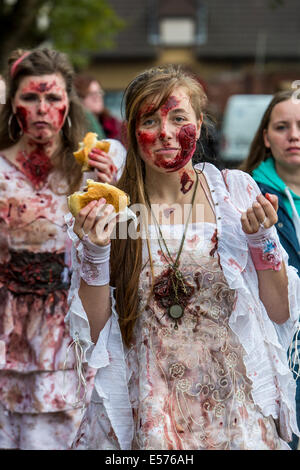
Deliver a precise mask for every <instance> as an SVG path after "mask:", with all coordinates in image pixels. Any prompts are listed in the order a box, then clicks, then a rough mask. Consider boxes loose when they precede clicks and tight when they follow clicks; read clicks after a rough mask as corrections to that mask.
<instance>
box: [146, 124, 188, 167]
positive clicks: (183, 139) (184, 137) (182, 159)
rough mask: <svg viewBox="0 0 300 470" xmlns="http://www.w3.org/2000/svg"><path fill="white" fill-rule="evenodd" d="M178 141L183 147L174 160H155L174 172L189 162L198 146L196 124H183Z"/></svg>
mask: <svg viewBox="0 0 300 470" xmlns="http://www.w3.org/2000/svg"><path fill="white" fill-rule="evenodd" d="M178 141H179V145H180V147H181V151H180V152H179V153H178V155H177V156H176V157H175V158H173V159H172V160H164V159H157V161H156V162H155V163H156V165H157V166H159V167H160V168H165V169H166V170H169V172H173V171H177V170H180V169H181V168H183V167H184V166H185V165H186V164H187V163H188V162H189V160H190V159H191V158H192V156H193V154H194V151H195V148H196V126H195V125H193V124H187V125H186V126H182V127H181V129H180V131H179V134H178Z"/></svg>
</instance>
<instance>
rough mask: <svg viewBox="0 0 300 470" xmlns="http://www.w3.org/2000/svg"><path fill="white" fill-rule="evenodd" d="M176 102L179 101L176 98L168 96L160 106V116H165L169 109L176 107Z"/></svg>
mask: <svg viewBox="0 0 300 470" xmlns="http://www.w3.org/2000/svg"><path fill="white" fill-rule="evenodd" d="M178 104H179V101H178V100H177V98H175V96H169V98H168V99H167V101H166V102H165V103H164V104H163V105H162V107H161V114H162V116H166V115H167V114H168V113H169V112H170V111H171V109H173V108H176V106H178Z"/></svg>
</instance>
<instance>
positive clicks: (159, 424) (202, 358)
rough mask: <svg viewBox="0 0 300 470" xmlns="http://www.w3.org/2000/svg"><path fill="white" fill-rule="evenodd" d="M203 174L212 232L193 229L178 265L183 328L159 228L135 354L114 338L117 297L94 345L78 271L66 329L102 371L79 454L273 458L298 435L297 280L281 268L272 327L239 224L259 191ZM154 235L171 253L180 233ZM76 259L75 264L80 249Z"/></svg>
mask: <svg viewBox="0 0 300 470" xmlns="http://www.w3.org/2000/svg"><path fill="white" fill-rule="evenodd" d="M204 174H205V177H206V180H207V183H208V186H209V188H210V192H211V196H212V199H213V203H214V207H215V211H216V222H217V223H216V225H214V224H210V223H197V224H190V225H189V228H188V231H187V236H186V241H185V244H184V249H183V252H182V255H181V257H180V266H179V267H180V270H181V271H182V272H183V274H184V277H185V280H186V282H187V283H188V289H189V295H188V296H187V297H186V298H184V296H183V298H182V301H183V304H184V305H185V309H184V315H183V317H182V318H181V319H180V320H179V321H178V324H177V327H178V328H176V327H175V324H174V320H173V319H172V318H170V317H169V316H168V314H167V313H166V307H167V306H168V292H169V288H170V284H169V283H170V276H168V265H167V263H166V260H165V258H164V257H163V256H162V253H161V247H160V245H159V243H158V240H157V236H156V237H155V233H154V232H155V227H154V226H149V230H150V243H151V252H152V257H153V263H154V269H155V279H156V281H157V280H159V283H156V286H155V290H154V294H155V295H149V294H150V288H151V270H150V266H149V260H148V252H147V248H146V244H145V247H144V252H143V256H144V263H143V266H144V267H143V270H142V272H141V276H140V284H139V299H140V304H139V317H138V319H137V322H136V324H135V328H134V335H133V339H132V343H131V346H130V347H128V348H127V347H125V346H124V345H123V343H122V340H121V333H120V329H119V326H118V320H117V314H116V311H115V305H114V299H113V289H112V315H111V317H110V319H109V321H108V322H107V324H106V325H105V327H104V329H103V330H102V332H101V334H100V336H99V339H98V341H97V344H96V345H94V344H93V343H92V342H91V339H90V334H89V325H88V321H87V317H86V314H85V312H84V310H83V307H82V305H81V303H80V299H79V297H78V293H77V289H78V285H79V278H78V273H77V270H75V271H74V276H73V281H72V289H71V291H70V311H69V314H68V321H69V322H70V326H71V333H72V336H73V337H74V338H75V337H79V338H80V342H81V345H82V346H83V348H84V349H85V354H86V356H85V358H86V360H87V361H88V363H89V364H90V365H92V366H93V367H95V368H97V369H98V371H97V374H96V377H95V388H94V390H93V393H92V398H91V402H90V404H89V406H88V408H87V410H86V413H85V415H84V417H83V421H82V423H81V426H80V428H79V431H78V433H77V436H76V439H75V440H74V443H73V448H74V449H146V450H150V449H155V450H175V449H176V450H182V449H184V450H188V449H198V450H208V449H211V450H226V449H228V450H254V449H255V450H258V449H260V450H276V449H277V450H278V449H289V446H288V444H287V442H288V441H289V440H290V438H291V432H292V431H293V432H295V433H298V429H297V425H296V419H295V383H294V380H293V378H292V375H291V372H290V370H289V368H288V363H287V355H286V351H287V347H288V345H289V343H290V341H291V339H292V336H293V332H294V331H295V328H297V325H298V318H299V306H300V289H299V278H298V276H297V274H296V272H295V270H294V268H290V267H288V268H287V271H288V276H289V298H290V314H291V317H290V319H289V320H288V321H287V322H285V323H284V324H283V325H275V324H274V323H273V322H272V321H271V320H270V319H269V317H268V315H267V312H266V311H265V309H264V306H263V304H262V302H261V301H260V300H259V295H258V282H257V275H256V271H255V269H254V266H253V262H252V259H251V256H250V255H249V251H248V247H247V241H246V237H245V235H244V233H243V232H242V229H241V224H240V216H241V212H242V211H243V210H245V208H247V207H249V206H250V205H251V204H252V202H253V200H254V199H255V197H256V195H257V193H258V189H257V186H256V184H255V182H254V181H253V180H252V179H251V178H250V177H249V176H248V175H246V174H244V173H242V172H240V171H225V172H223V174H221V172H219V170H217V169H216V168H215V167H213V166H212V165H209V164H206V165H205V170H204ZM70 223H71V220H70ZM161 229H162V233H163V236H164V238H165V239H166V242H167V245H168V247H169V250H170V252H171V254H173V255H175V254H177V252H178V247H179V244H180V240H181V236H182V233H183V230H184V227H183V226H182V225H178V226H173V228H172V230H173V235H170V227H169V226H162V227H161ZM168 233H169V237H168ZM70 234H71V237H73V239H74V242H75V240H76V238H75V236H74V233H72V231H71V230H70ZM273 234H274V236H275V237H276V232H275V229H274V232H273ZM277 240H278V239H277ZM278 243H279V241H278ZM74 245H75V246H76V242H75V244H74ZM77 251H78V255H79V257H80V255H81V244H78V243H77ZM283 256H284V259H285V262H286V261H287V257H286V254H285V253H284V252H283ZM76 273H77V274H76ZM181 294H182V293H181ZM182 295H183V294H182Z"/></svg>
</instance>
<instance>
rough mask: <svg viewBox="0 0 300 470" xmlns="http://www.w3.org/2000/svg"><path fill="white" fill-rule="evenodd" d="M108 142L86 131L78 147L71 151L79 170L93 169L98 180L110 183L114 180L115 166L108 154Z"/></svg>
mask: <svg viewBox="0 0 300 470" xmlns="http://www.w3.org/2000/svg"><path fill="white" fill-rule="evenodd" d="M109 149H110V143H109V142H107V141H106V140H98V136H97V134H95V133H94V132H88V133H87V134H86V135H85V137H84V139H83V141H82V142H80V143H79V149H78V150H77V151H76V152H74V153H73V155H74V157H75V159H76V161H77V162H78V163H79V165H81V171H82V172H85V171H91V170H93V169H94V170H95V171H96V175H97V179H98V181H100V182H102V183H112V182H114V181H115V180H116V174H117V168H116V166H115V165H114V163H113V161H112V159H111V157H110V156H109V155H108V152H109Z"/></svg>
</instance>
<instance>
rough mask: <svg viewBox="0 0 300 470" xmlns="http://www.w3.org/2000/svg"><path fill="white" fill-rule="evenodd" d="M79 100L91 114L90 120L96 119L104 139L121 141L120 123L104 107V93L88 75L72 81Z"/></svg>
mask: <svg viewBox="0 0 300 470" xmlns="http://www.w3.org/2000/svg"><path fill="white" fill-rule="evenodd" d="M74 84H75V87H76V90H77V93H78V96H79V98H80V99H81V101H82V104H83V105H84V107H85V109H86V110H88V113H89V114H92V118H90V119H92V120H94V119H95V118H96V120H97V122H98V125H100V127H101V129H102V132H103V133H104V135H105V137H107V138H109V139H117V140H119V141H121V142H123V139H122V122H121V121H119V120H118V119H117V118H116V117H115V116H113V115H112V114H111V113H110V111H109V110H108V109H107V108H105V106H104V99H103V96H104V91H103V89H102V87H101V85H100V83H99V81H98V80H97V79H96V78H94V77H92V76H90V75H88V74H84V73H82V74H78V75H77V76H76V77H75V81H74Z"/></svg>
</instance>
